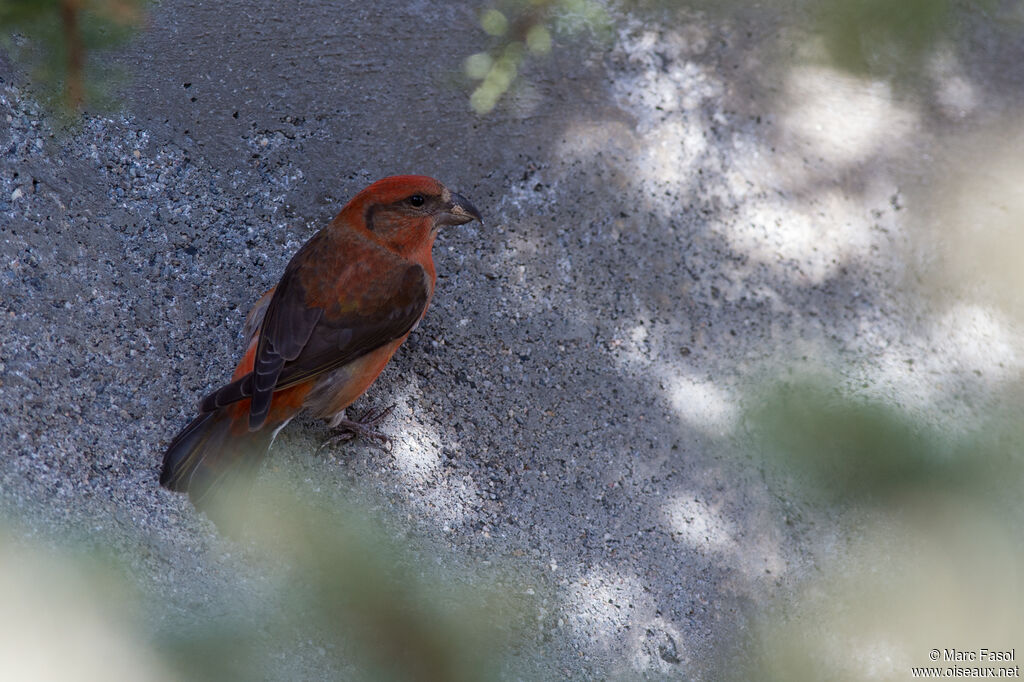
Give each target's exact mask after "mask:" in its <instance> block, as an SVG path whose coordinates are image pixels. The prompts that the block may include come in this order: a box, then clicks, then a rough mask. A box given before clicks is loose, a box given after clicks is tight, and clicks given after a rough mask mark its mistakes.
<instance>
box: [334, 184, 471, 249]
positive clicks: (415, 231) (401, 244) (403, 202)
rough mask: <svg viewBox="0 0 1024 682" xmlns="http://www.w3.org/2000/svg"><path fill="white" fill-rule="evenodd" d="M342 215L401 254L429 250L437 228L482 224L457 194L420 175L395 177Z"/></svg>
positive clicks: (375, 186) (358, 199)
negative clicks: (476, 222)
mask: <svg viewBox="0 0 1024 682" xmlns="http://www.w3.org/2000/svg"><path fill="white" fill-rule="evenodd" d="M342 214H343V215H345V216H346V217H348V218H349V219H350V220H353V219H354V220H356V221H358V222H361V224H363V225H364V226H365V227H366V229H367V230H368V231H369V232H370V233H371V234H372V235H373V237H374V238H375V239H376V240H378V241H380V242H383V243H384V244H385V245H386V246H388V247H389V248H391V249H393V250H395V251H397V252H399V253H403V254H407V253H410V252H412V251H418V250H420V249H422V248H424V247H426V248H428V249H429V248H430V246H431V245H432V244H433V240H434V237H435V236H436V235H437V231H438V229H439V228H441V227H443V226H445V225H463V224H465V223H468V222H470V221H473V220H481V221H482V220H483V218H482V217H481V215H480V211H478V210H477V209H476V207H475V206H473V204H471V203H470V202H469V200H468V199H466V198H465V197H464V196H462V195H461V194H456V193H455V192H452V191H450V190H449V189H448V188H447V187H445V186H444V185H443V184H441V183H440V182H438V181H437V180H435V179H433V178H428V177H426V176H423V175H395V176H392V177H388V178H384V179H383V180H378V181H377V182H375V183H373V184H372V185H370V186H369V187H367V188H366V189H364V190H363V191H362V192H360V193H359V194H357V195H356V196H355V197H354V198H353V199H352V201H350V202H349V203H348V204H347V205H346V206H345V208H344V209H342Z"/></svg>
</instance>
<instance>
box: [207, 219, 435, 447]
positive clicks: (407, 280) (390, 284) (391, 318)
mask: <svg viewBox="0 0 1024 682" xmlns="http://www.w3.org/2000/svg"><path fill="white" fill-rule="evenodd" d="M323 241H324V240H323V239H322V238H320V235H318V236H317V237H314V238H313V239H311V240H310V241H309V242H307V244H306V245H305V246H303V248H302V249H300V250H299V252H298V253H296V254H295V257H294V258H292V261H291V262H290V263H289V264H288V267H287V268H286V269H285V273H284V275H283V276H282V277H281V281H280V282H279V283H278V285H277V288H276V289H275V290H274V292H273V294H272V295H271V297H270V301H269V303H267V304H266V312H265V314H264V315H263V321H262V323H261V324H260V326H259V341H258V342H257V347H256V354H255V357H254V360H253V368H252V371H251V372H249V373H248V374H246V375H245V376H242V377H240V378H239V379H236V380H235V381H232V382H231V383H229V384H227V385H225V386H222V387H221V388H219V389H217V390H216V391H214V392H213V393H211V394H210V395H208V396H206V397H205V398H204V399H203V400H202V401H201V403H200V410H201V411H202V412H212V411H214V410H217V409H219V408H221V407H224V406H225V405H230V404H232V403H235V402H238V401H240V400H243V399H245V398H252V403H251V406H250V408H249V428H250V429H251V430H255V429H258V428H259V427H260V426H262V425H263V422H264V421H265V420H266V418H267V414H268V413H269V411H270V403H271V400H272V398H273V394H274V392H275V391H278V390H281V389H284V388H288V387H289V386H293V385H295V384H298V383H301V382H302V381H305V380H307V379H309V378H311V377H314V376H317V375H318V374H322V373H324V372H329V371H331V370H333V369H335V368H337V367H341V366H342V365H345V364H347V363H349V362H351V361H352V360H355V359H356V358H358V357H360V356H362V355H365V354H366V353H369V352H370V351H372V350H374V349H376V348H379V347H380V346H383V345H384V344H386V343H390V342H391V341H394V340H395V339H398V338H401V337H402V336H404V335H405V334H407V333H408V332H409V330H411V329H412V328H413V326H414V325H415V324H416V322H417V320H419V319H420V317H421V316H422V315H423V311H424V309H425V308H426V306H427V301H428V299H429V296H430V289H429V278H428V275H427V273H426V270H424V269H423V267H422V266H420V265H417V264H415V263H410V262H409V261H406V260H403V259H401V258H399V257H398V256H396V255H394V254H392V253H390V252H382V251H381V250H380V249H377V248H375V247H374V248H373V249H372V250H366V249H353V251H355V252H356V253H352V254H348V255H347V256H346V255H345V254H341V255H339V254H338V253H337V252H336V250H335V251H334V252H332V253H330V254H324V253H323V250H324V248H325V247H326V246H328V245H325V244H324V243H322V242H323ZM324 256H326V258H324ZM310 261H313V262H325V263H330V264H331V268H330V270H331V273H330V277H331V280H330V282H329V283H327V285H326V286H325V285H324V282H323V281H320V280H316V279H314V276H311V275H310V274H309V273H310V271H311V269H310V268H304V264H306V263H307V262H310ZM366 261H370V263H367V262H366ZM374 261H376V262H374ZM382 261H383V262H382ZM367 265H369V266H370V267H366V266H367ZM368 272H370V273H373V276H372V277H367V273H368ZM325 294H326V295H325Z"/></svg>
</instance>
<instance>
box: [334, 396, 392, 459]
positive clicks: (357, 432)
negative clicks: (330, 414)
mask: <svg viewBox="0 0 1024 682" xmlns="http://www.w3.org/2000/svg"><path fill="white" fill-rule="evenodd" d="M396 406H397V403H392V404H391V405H389V406H388V407H384V408H380V409H374V408H370V409H369V410H367V411H366V412H363V413H362V414H361V415H359V417H358V418H357V419H355V420H349V419H344V418H342V419H337V418H335V419H334V420H333V421H332V422H331V426H332V427H333V428H334V429H335V435H334V436H332V437H331V438H328V439H327V440H326V441H324V443H323V444H322V445H321V446H320V447H319V448H317V452H318V453H319V452H320V451H321V450H323V449H324V448H326V447H328V446H330V445H336V444H338V443H343V442H345V441H349V440H352V439H353V438H357V437H359V438H365V439H366V440H367V441H369V442H370V444H371V445H373V446H375V447H378V448H380V449H381V450H383V451H384V452H391V450H392V447H393V443H392V441H391V438H390V436H386V435H384V434H383V433H381V432H380V431H377V430H375V429H374V428H372V427H373V426H375V425H376V424H377V423H378V422H380V421H381V420H382V419H384V418H385V417H387V416H388V415H389V414H391V413H392V411H394V409H395V407H396Z"/></svg>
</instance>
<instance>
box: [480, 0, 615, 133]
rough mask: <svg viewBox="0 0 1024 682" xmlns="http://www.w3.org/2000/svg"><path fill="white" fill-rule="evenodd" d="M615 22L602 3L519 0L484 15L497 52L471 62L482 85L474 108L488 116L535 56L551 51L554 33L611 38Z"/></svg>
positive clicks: (493, 50) (483, 21) (591, 0)
mask: <svg viewBox="0 0 1024 682" xmlns="http://www.w3.org/2000/svg"><path fill="white" fill-rule="evenodd" d="M610 27H611V19H610V18H609V16H608V13H607V11H606V10H605V7H604V5H602V4H601V3H599V2H596V0H525V1H524V0H515V1H513V2H506V3H504V4H503V5H501V6H500V7H497V6H496V7H491V8H489V9H486V10H484V11H483V12H482V13H481V15H480V28H482V29H483V31H484V32H485V33H486V34H487V35H489V36H491V41H492V43H493V45H492V47H491V48H490V49H489V50H487V51H485V52H477V53H476V54H472V55H470V56H469V57H467V58H466V60H465V62H464V64H463V69H464V71H465V73H466V75H467V76H468V77H469V78H470V79H471V80H472V81H474V82H475V83H476V85H475V86H474V89H473V93H472V95H470V98H469V103H470V106H471V107H472V108H473V110H474V111H475V112H476V113H478V114H487V113H489V112H491V111H492V110H493V109H494V107H495V106H496V105H497V103H498V101H499V100H500V99H501V98H502V97H503V96H504V95H505V93H507V92H508V91H509V90H510V89H511V88H512V87H513V85H514V84H515V83H516V79H517V78H518V77H519V72H520V69H521V67H522V65H523V62H524V61H525V60H526V58H527V57H529V56H542V55H546V54H548V53H549V52H550V51H551V47H552V42H553V34H558V33H561V34H563V35H576V34H579V33H582V32H584V31H589V32H590V33H591V34H593V35H599V34H602V33H605V32H607V31H608V30H609V28H610Z"/></svg>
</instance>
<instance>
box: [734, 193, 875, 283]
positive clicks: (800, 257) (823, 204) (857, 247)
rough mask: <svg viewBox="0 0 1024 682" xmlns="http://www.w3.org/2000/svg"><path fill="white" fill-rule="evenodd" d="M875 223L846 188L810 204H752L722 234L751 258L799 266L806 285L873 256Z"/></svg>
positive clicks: (770, 201)
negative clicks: (872, 229) (845, 191)
mask: <svg viewBox="0 0 1024 682" xmlns="http://www.w3.org/2000/svg"><path fill="white" fill-rule="evenodd" d="M871 224H872V223H871V221H870V220H868V216H867V211H866V209H865V208H864V205H863V203H861V202H858V201H856V200H854V198H853V197H850V196H848V195H846V194H845V193H843V192H842V191H840V190H822V191H821V192H819V193H818V194H817V196H816V197H815V199H814V201H813V202H810V203H808V202H793V201H789V200H785V199H782V198H768V199H764V200H753V199H752V200H750V201H747V202H745V203H743V204H742V205H741V207H740V210H739V214H738V217H737V219H736V221H735V222H734V223H733V224H731V225H729V226H728V228H726V229H723V230H722V231H721V232H722V236H723V237H725V238H726V239H728V240H729V243H730V245H731V246H732V247H733V248H735V249H737V250H738V251H742V252H743V253H745V254H746V255H748V256H750V257H751V258H754V259H756V260H758V261H760V262H762V263H766V264H769V265H777V264H779V263H780V262H783V261H789V262H795V263H797V264H798V265H799V268H798V270H797V272H798V273H799V275H800V276H801V278H802V279H803V280H804V281H805V282H806V283H813V284H818V283H821V282H823V281H825V279H827V278H828V277H830V276H832V275H833V274H834V273H835V272H836V270H837V269H838V268H839V267H841V266H842V265H843V264H845V263H848V262H850V261H851V260H853V259H856V258H860V257H867V256H868V255H869V254H870V249H871V246H872V234H871Z"/></svg>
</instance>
